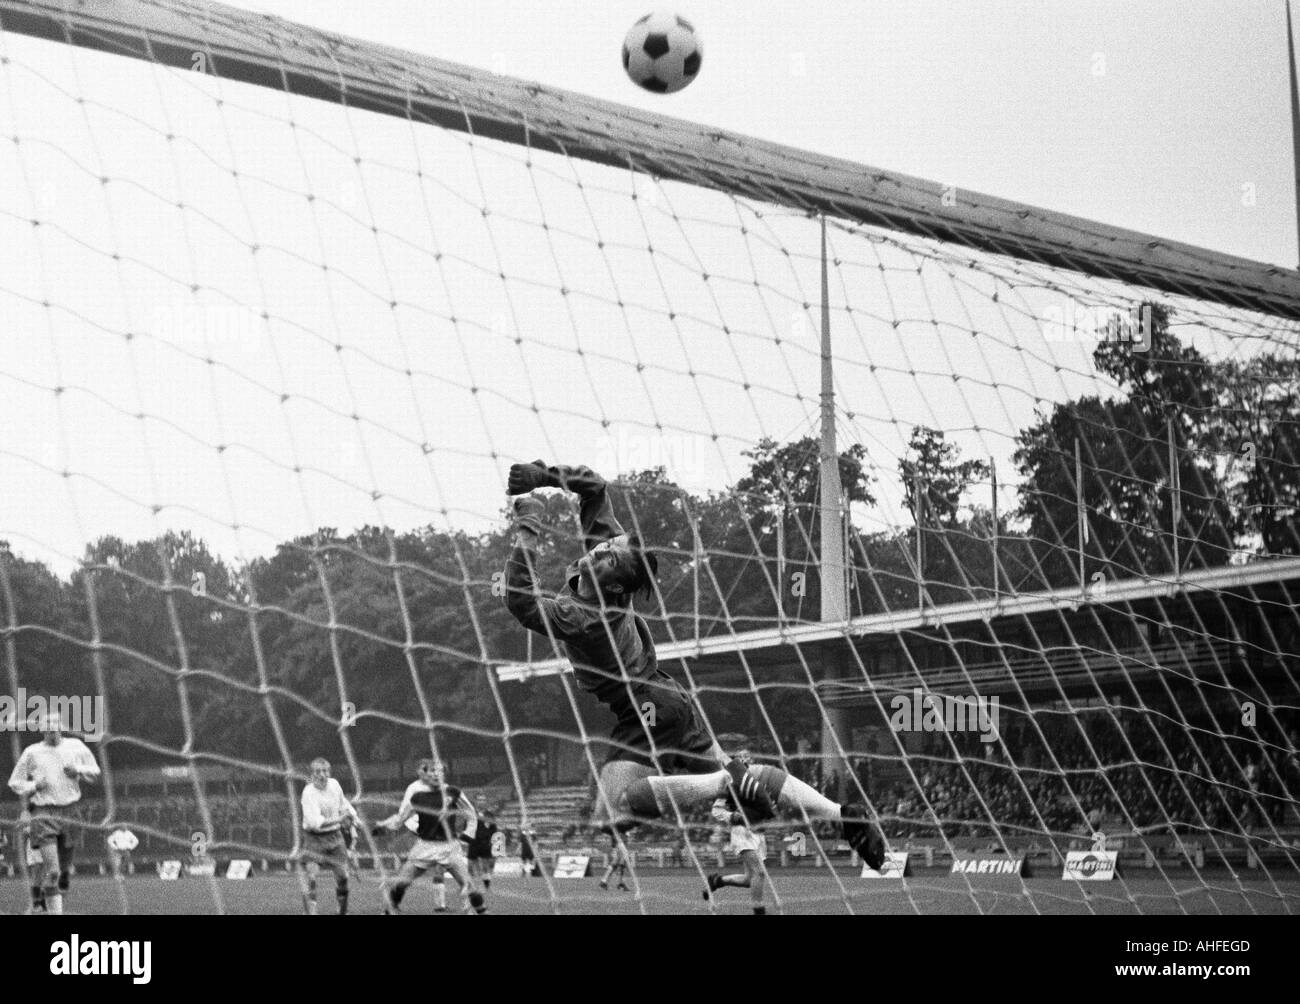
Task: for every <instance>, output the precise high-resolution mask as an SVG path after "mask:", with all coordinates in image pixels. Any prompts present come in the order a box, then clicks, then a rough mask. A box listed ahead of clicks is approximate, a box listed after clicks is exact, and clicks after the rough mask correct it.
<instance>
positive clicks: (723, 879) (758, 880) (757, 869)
mask: <svg viewBox="0 0 1300 1004" xmlns="http://www.w3.org/2000/svg"><path fill="white" fill-rule="evenodd" d="M736 759H737V760H740V761H741V762H742V763H744V764H745V765H746V766H748V765H749V764H750V762H751V759H750V756H749V754H748V753H747V752H744V751H742V752H740V753H737V754H736ZM712 815H713V818H714V819H716V820H717V821H718V822H719V823H725V824H727V825H729V826H730V827H731V843H730V845H729V846H728V848H727V849H728V850H729V851H731V853H732V854H736V855H739V857H740V861H741V863H742V864H743V865H744V866H745V871H744V873H743V874H738V875H722V874H720V873H718V872H714V873H713V874H711V875H709V876H708V883H709V887H708V889H706V890H705V891H704V898H705V899H706V900H711V899H712V898H713V894H714V893H715V892H717V890H719V889H721V888H722V887H723V886H739V887H740V888H742V889H748V890H749V898H750V903H751V905H752V906H753V909H754V913H755V914H757V915H759V916H762V915H764V914H766V913H767V908H766V907H765V906H764V905H763V893H764V891H765V890H766V887H767V873H766V872H765V871H764V870H763V859H764V858H765V857H767V840H766V839H765V838H764V836H763V834H761V833H755V832H754V831H753V830H752V829H750V828H749V826H748V824H747V823H746V822H745V817H744V815H742V814H741V813H740V811H739V807H738V806H737V805H736V802H735V799H734V798H733V797H731V796H728V797H726V798H719V799H718V800H717V801H715V802H714V803H713V810H712Z"/></svg>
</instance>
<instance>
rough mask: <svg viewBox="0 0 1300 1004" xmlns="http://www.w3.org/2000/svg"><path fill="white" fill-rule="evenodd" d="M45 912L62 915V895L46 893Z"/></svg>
mask: <svg viewBox="0 0 1300 1004" xmlns="http://www.w3.org/2000/svg"><path fill="white" fill-rule="evenodd" d="M45 912H46V913H50V914H53V915H54V916H56V917H57V916H60V915H61V914H62V913H63V894H62V893H60V892H47V893H46V894H45Z"/></svg>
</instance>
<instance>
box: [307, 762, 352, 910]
mask: <svg viewBox="0 0 1300 1004" xmlns="http://www.w3.org/2000/svg"><path fill="white" fill-rule="evenodd" d="M358 822H360V817H359V816H358V815H357V810H356V809H354V808H352V803H351V802H349V801H348V800H347V797H346V796H345V795H344V794H343V787H342V785H340V784H339V783H338V781H336V780H334V778H332V777H330V762H329V761H328V760H326V759H325V758H324V757H317V758H316V759H315V760H313V761H312V762H311V783H310V784H308V785H307V787H305V788H303V790H302V828H303V834H304V836H303V846H302V855H301V858H300V860H301V861H302V863H303V866H302V869H301V871H300V872H299V874H300V875H301V876H302V883H303V890H302V892H303V906H304V908H305V909H306V911H307V913H309V914H310V915H311V916H313V917H314V916H316V876H317V875H318V874H319V873H320V868H321V865H324V866H325V867H326V868H328V869H329V870H330V871H332V872H333V873H334V895H335V897H336V898H337V899H338V905H339V916H340V917H341V916H343V915H345V914H346V913H347V912H348V866H349V864H350V859H349V856H348V841H347V839H346V834H347V833H350V832H351V831H352V829H353V827H355V826H356V825H357V823H358Z"/></svg>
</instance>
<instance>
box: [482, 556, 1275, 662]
mask: <svg viewBox="0 0 1300 1004" xmlns="http://www.w3.org/2000/svg"><path fill="white" fill-rule="evenodd" d="M1292 580H1296V581H1300V558H1275V559H1268V560H1263V561H1254V562H1251V563H1249V564H1245V565H1226V566H1221V567H1217V568H1206V569H1198V570H1196V571H1192V572H1187V573H1185V574H1184V575H1183V576H1182V577H1181V579H1179V580H1177V581H1175V580H1173V579H1161V578H1141V579H1124V580H1120V581H1117V582H1107V583H1106V586H1105V592H1104V596H1103V595H1102V594H1101V593H1100V592H1096V591H1094V592H1093V593H1092V595H1090V596H1088V597H1084V596H1083V595H1082V594H1081V593H1080V590H1079V588H1078V587H1077V586H1075V587H1072V588H1068V589H1054V590H1048V591H1044V592H1036V593H1020V594H1017V595H1013V596H1004V597H1002V598H1001V599H999V600H996V601H995V600H972V601H968V602H965V603H950V604H946V605H943V606H936V607H928V608H926V609H925V610H919V609H918V610H894V611H887V612H885V613H876V614H866V615H864V616H861V617H854V618H852V619H851V620H849V621H847V622H843V623H838V624H822V623H799V624H787V625H783V626H778V627H771V628H762V629H759V630H755V631H732V632H730V633H728V634H723V635H716V636H710V637H704V638H700V639H698V640H696V639H694V638H691V639H685V640H682V641H676V642H669V643H667V644H663V645H659V646H658V647H657V649H656V651H657V654H658V657H659V661H660V662H661V663H665V662H673V661H689V662H690V663H691V665H692V669H695V668H697V667H698V668H701V669H708V668H710V665H718V666H719V667H721V666H722V665H725V664H732V663H733V657H734V656H735V655H736V654H737V653H741V652H744V653H748V658H750V659H756V660H757V661H759V662H762V663H777V662H787V661H790V660H793V659H795V658H797V656H795V655H794V649H795V648H796V646H815V647H823V646H824V645H825V644H826V643H829V642H834V641H839V640H843V639H854V638H867V637H869V636H872V635H880V636H886V635H897V634H900V633H902V632H917V631H928V630H930V631H932V630H935V629H942V628H945V627H957V626H959V625H964V624H973V623H976V622H979V621H983V622H985V623H994V622H998V621H1006V620H1010V619H1013V618H1025V617H1030V616H1033V615H1039V614H1044V613H1049V612H1052V611H1058V612H1062V613H1076V612H1077V611H1079V610H1080V609H1082V608H1093V609H1097V610H1107V609H1109V610H1115V609H1123V608H1125V607H1128V606H1131V605H1132V604H1135V603H1140V602H1143V601H1150V600H1159V599H1167V598H1174V597H1180V596H1181V597H1187V598H1190V599H1195V598H1197V597H1198V596H1209V595H1212V594H1217V595H1223V594H1225V593H1226V594H1233V593H1234V592H1237V591H1242V592H1241V594H1240V598H1243V599H1247V600H1252V601H1253V600H1254V599H1255V597H1254V595H1252V594H1245V591H1248V590H1253V589H1254V588H1255V587H1257V586H1267V585H1271V584H1274V583H1279V582H1285V581H1292ZM570 670H571V667H570V665H569V662H568V660H567V659H563V658H555V659H547V660H544V661H535V662H531V663H519V662H512V663H503V664H500V665H498V666H497V676H498V678H499V679H501V680H503V681H521V680H530V679H534V678H536V677H542V676H554V675H556V674H557V673H564V672H569V671H570Z"/></svg>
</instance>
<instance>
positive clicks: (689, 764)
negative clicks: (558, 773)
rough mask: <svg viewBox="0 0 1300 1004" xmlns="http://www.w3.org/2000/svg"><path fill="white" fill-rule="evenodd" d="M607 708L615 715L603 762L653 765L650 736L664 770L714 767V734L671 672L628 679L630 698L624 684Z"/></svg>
mask: <svg viewBox="0 0 1300 1004" xmlns="http://www.w3.org/2000/svg"><path fill="white" fill-rule="evenodd" d="M610 709H611V710H612V711H613V712H614V714H616V715H617V716H618V721H617V722H616V723H615V725H614V731H613V732H612V733H610V739H611V740H612V741H613V742H614V743H615V746H614V747H613V748H612V749H611V750H610V752H609V755H608V756H607V757H606V758H605V762H606V763H609V762H611V761H614V760H631V761H633V762H634V763H643V764H646V765H648V766H651V767H653V766H655V760H654V757H653V756H652V754H651V749H650V737H653V739H654V748H655V751H656V752H658V754H659V768H660V769H661V770H662V771H663V772H664V773H665V774H673V773H683V774H707V773H708V772H709V771H713V770H717V769H718V764H717V762H716V761H715V760H714V759H713V757H712V755H711V753H710V751H711V750H712V748H713V737H712V736H711V735H710V734H709V731H708V729H706V728H705V727H704V725H703V724H702V723H701V722H700V717H699V713H698V711H697V710H696V707H695V702H694V701H693V700H691V697H690V695H689V694H687V693H686V691H685V690H683V689H682V686H681V684H679V683H678V682H677V681H676V680H674V679H673V678H672V677H670V676H665V675H664V674H662V673H661V674H659V675H657V676H655V677H653V678H652V679H650V680H640V681H638V682H636V683H634V684H632V688H631V699H629V697H628V693H627V690H626V689H625V690H624V691H623V693H621V694H620V695H618V697H617V698H616V699H615V700H614V701H613V702H611V703H610ZM647 732H649V737H647V735H646V733H647Z"/></svg>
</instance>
